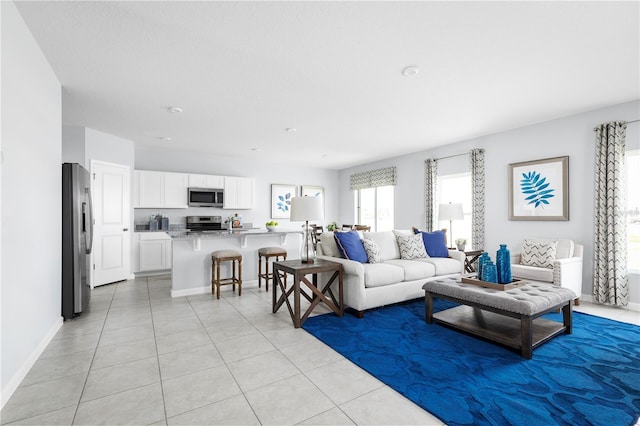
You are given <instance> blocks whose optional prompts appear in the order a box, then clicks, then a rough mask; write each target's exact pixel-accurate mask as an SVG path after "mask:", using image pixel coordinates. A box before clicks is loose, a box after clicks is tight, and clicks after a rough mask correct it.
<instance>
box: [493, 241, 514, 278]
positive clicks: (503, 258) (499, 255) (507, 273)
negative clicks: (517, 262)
mask: <svg viewBox="0 0 640 426" xmlns="http://www.w3.org/2000/svg"><path fill="white" fill-rule="evenodd" d="M496 269H497V271H498V282H499V283H500V284H509V283H510V282H511V253H509V249H508V248H507V245H506V244H500V249H499V250H498V251H497V252H496Z"/></svg>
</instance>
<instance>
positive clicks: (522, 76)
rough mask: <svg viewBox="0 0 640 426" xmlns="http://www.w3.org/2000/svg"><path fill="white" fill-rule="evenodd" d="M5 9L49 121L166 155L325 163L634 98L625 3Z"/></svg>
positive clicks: (634, 42)
mask: <svg viewBox="0 0 640 426" xmlns="http://www.w3.org/2000/svg"><path fill="white" fill-rule="evenodd" d="M16 4H17V6H18V9H19V10H20V12H21V13H22V15H23V17H24V19H25V22H26V23H27V25H28V26H29V28H30V29H31V31H32V33H33V35H34V37H35V38H36V40H37V41H38V43H39V45H40V46H41V48H42V50H43V51H44V54H45V55H46V57H47V59H48V60H49V62H50V63H51V66H52V67H53V70H54V71H55V73H56V75H57V76H58V78H59V79H60V81H61V83H62V86H63V122H64V124H68V125H77V126H86V127H91V128H94V129H98V130H101V131H104V132H107V133H111V134H114V135H117V136H120V137H123V138H126V139H130V140H132V141H135V143H136V144H137V146H138V147H140V148H150V149H159V150H166V151H167V155H170V151H171V150H184V151H193V152H203V153H216V154H218V155H222V156H231V157H238V158H260V159H263V160H264V161H267V162H272V163H280V162H291V161H296V162H309V161H311V164H314V165H316V166H318V167H326V168H334V169H342V168H346V167H349V166H353V165H357V164H362V163H366V162H370V161H375V160H378V159H382V158H388V157H392V156H396V155H401V154H407V153H411V152H416V151H421V150H424V149H427V148H430V147H434V146H438V145H443V144H447V143H452V142H456V141H460V140H464V139H469V138H472V137H476V136H481V135H486V134H491V133H495V132H500V131H503V130H507V129H511V128H517V127H521V126H525V125H528V124H532V123H537V122H541V121H546V120H550V119H554V118H558V117H563V116H567V115H572V114H576V113H580V112H583V111H588V110H592V109H596V108H600V107H605V106H609V105H613V104H617V103H621V102H625V101H630V100H634V99H638V98H640V87H639V75H640V70H639V63H640V56H639V55H640V36H639V31H640V18H639V15H640V9H639V2H637V1H633V2H483V1H475V2H399V1H393V2H359V1H356V2H313V1H303V2H179V1H175V2H153V1H149V2H145V1H143V2H75V1H74V2H67V1H60V2H16ZM409 65H415V66H419V68H420V72H419V73H418V74H417V75H415V76H412V77H404V76H402V74H401V71H402V69H403V68H404V67H406V66H409ZM170 106H179V107H181V108H183V110H184V112H182V113H181V114H170V113H168V112H167V108H168V107H170ZM636 118H637V117H636ZM286 128H295V129H297V131H296V132H287V131H286V130H285V129H286ZM162 137H171V138H172V141H171V142H167V141H162V140H161V139H160V138H162ZM514 143H517V141H514ZM252 148H259V149H260V151H259V152H258V151H253V150H252Z"/></svg>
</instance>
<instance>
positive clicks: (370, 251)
mask: <svg viewBox="0 0 640 426" xmlns="http://www.w3.org/2000/svg"><path fill="white" fill-rule="evenodd" d="M362 245H363V246H364V251H366V252H367V256H368V257H369V263H381V262H382V256H381V255H380V247H378V244H377V243H376V242H375V241H373V240H372V239H371V238H363V239H362Z"/></svg>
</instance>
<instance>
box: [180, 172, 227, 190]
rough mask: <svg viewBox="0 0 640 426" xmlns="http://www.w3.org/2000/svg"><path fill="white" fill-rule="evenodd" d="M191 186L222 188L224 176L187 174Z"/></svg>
mask: <svg viewBox="0 0 640 426" xmlns="http://www.w3.org/2000/svg"><path fill="white" fill-rule="evenodd" d="M189 186H190V187H191V188H208V189H223V188H224V176H216V175H201V174H189Z"/></svg>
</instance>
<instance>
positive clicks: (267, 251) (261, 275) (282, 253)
mask: <svg viewBox="0 0 640 426" xmlns="http://www.w3.org/2000/svg"><path fill="white" fill-rule="evenodd" d="M272 257H274V258H275V259H274V260H276V261H277V260H287V251H286V250H285V249H283V248H282V247H262V248H260V249H258V288H261V287H262V280H263V279H264V280H265V290H266V291H269V280H270V279H271V278H273V272H269V259H270V258H272ZM280 257H282V258H283V259H280ZM262 259H264V260H265V269H266V270H265V271H264V272H263V271H262ZM271 268H272V269H271V270H272V271H273V265H272V266H271ZM286 279H287V278H286V275H285V281H286Z"/></svg>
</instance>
